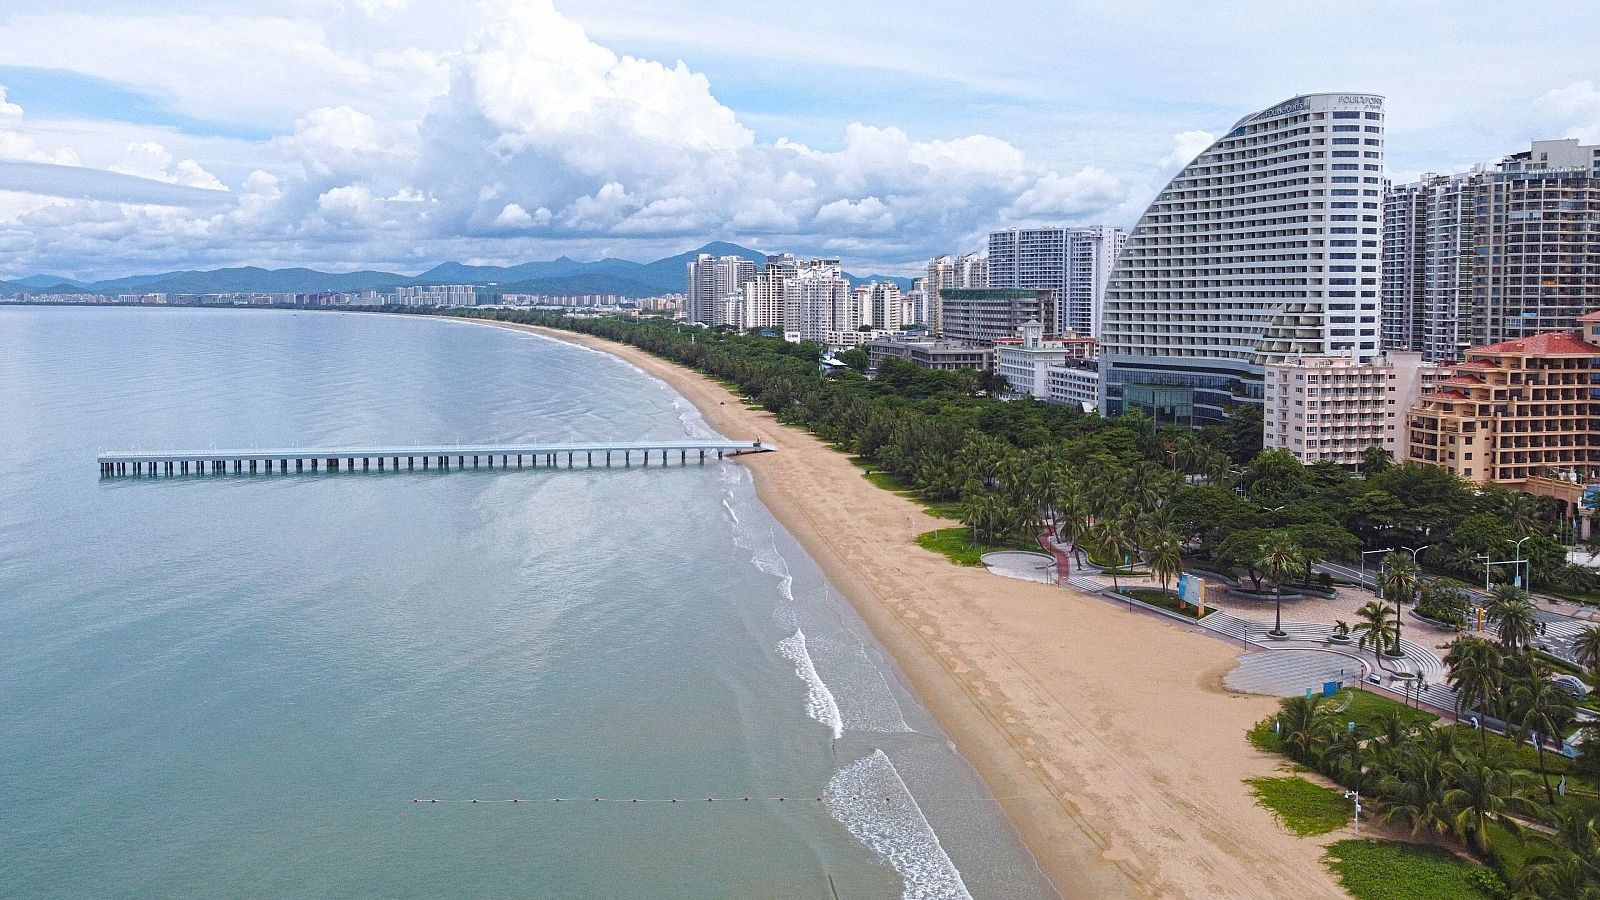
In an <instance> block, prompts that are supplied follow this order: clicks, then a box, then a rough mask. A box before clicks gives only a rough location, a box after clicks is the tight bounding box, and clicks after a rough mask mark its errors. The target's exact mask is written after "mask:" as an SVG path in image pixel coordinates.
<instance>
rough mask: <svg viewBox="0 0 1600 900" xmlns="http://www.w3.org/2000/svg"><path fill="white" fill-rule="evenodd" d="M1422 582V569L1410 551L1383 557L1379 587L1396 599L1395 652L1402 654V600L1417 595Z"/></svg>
mask: <svg viewBox="0 0 1600 900" xmlns="http://www.w3.org/2000/svg"><path fill="white" fill-rule="evenodd" d="M1421 583H1422V570H1421V569H1419V568H1418V567H1417V561H1416V560H1415V559H1414V558H1412V556H1411V554H1409V553H1390V554H1388V555H1386V556H1384V558H1383V565H1382V566H1381V567H1380V568H1379V569H1378V587H1379V590H1380V592H1381V593H1382V594H1383V595H1384V596H1385V597H1390V598H1393V600H1394V653H1395V655H1396V656H1399V655H1400V601H1402V600H1410V599H1411V598H1412V597H1413V596H1415V594H1416V592H1417V587H1418V586H1419V585H1420V584H1421Z"/></svg>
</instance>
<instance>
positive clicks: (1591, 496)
mask: <svg viewBox="0 0 1600 900" xmlns="http://www.w3.org/2000/svg"><path fill="white" fill-rule="evenodd" d="M1583 508H1584V509H1600V484H1589V485H1584V488H1583Z"/></svg>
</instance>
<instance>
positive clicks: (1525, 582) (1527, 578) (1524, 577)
mask: <svg viewBox="0 0 1600 900" xmlns="http://www.w3.org/2000/svg"><path fill="white" fill-rule="evenodd" d="M1531 540H1533V535H1531V534H1530V535H1528V536H1527V537H1525V538H1519V539H1518V540H1515V541H1513V540H1512V539H1511V538H1506V543H1508V544H1516V545H1517V558H1516V560H1515V562H1516V566H1517V568H1516V569H1515V571H1516V574H1515V575H1513V576H1512V580H1517V579H1521V581H1522V583H1521V584H1520V585H1518V587H1521V588H1522V589H1523V590H1528V589H1529V588H1530V587H1532V584H1531V582H1532V581H1533V573H1532V572H1531V571H1527V570H1525V569H1524V568H1523V565H1522V563H1523V559H1522V542H1523V541H1531ZM1527 562H1528V563H1529V567H1530V568H1531V567H1532V563H1533V560H1531V559H1530V560H1527ZM1524 572H1526V574H1524Z"/></svg>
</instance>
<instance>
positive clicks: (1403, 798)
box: [1378, 728, 1453, 837]
mask: <svg viewBox="0 0 1600 900" xmlns="http://www.w3.org/2000/svg"><path fill="white" fill-rule="evenodd" d="M1436 730H1437V731H1440V732H1442V733H1449V732H1452V729H1448V728H1442V729H1436ZM1451 759H1452V757H1451V755H1450V754H1449V753H1446V752H1443V751H1441V750H1439V749H1438V748H1437V747H1435V746H1430V745H1428V744H1426V743H1423V742H1417V744H1416V745H1414V746H1412V747H1411V748H1409V750H1408V751H1407V752H1406V753H1405V754H1403V755H1402V757H1401V758H1400V760H1399V764H1398V765H1397V766H1395V767H1393V768H1392V769H1390V770H1389V771H1388V772H1386V773H1385V774H1384V775H1383V776H1382V777H1381V778H1380V779H1379V782H1378V790H1379V792H1380V793H1382V794H1383V796H1384V797H1386V798H1387V799H1386V800H1385V801H1384V811H1383V820H1384V821H1386V822H1390V821H1393V820H1395V819H1402V820H1404V821H1406V822H1408V823H1410V825H1411V836H1412V837H1416V836H1417V835H1419V834H1421V833H1422V832H1424V831H1427V832H1431V833H1433V834H1439V835H1448V834H1450V833H1451V831H1452V830H1453V823H1452V821H1451V811H1450V804H1449V802H1448V801H1447V800H1446V799H1445V794H1446V792H1447V790H1448V788H1449V784H1450V780H1449V776H1448V773H1447V772H1446V771H1445V767H1446V765H1447V764H1448V763H1449V762H1450V760H1451Z"/></svg>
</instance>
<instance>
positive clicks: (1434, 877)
mask: <svg viewBox="0 0 1600 900" xmlns="http://www.w3.org/2000/svg"><path fill="white" fill-rule="evenodd" d="M1324 861H1325V862H1326V863H1327V864H1328V868H1330V869H1332V870H1333V872H1334V874H1335V875H1337V876H1339V881H1340V882H1341V883H1342V884H1343V885H1344V888H1345V890H1347V891H1349V892H1350V894H1351V896H1353V897H1355V898H1356V900H1455V898H1461V900H1480V898H1484V900H1487V898H1492V897H1494V896H1496V894H1495V893H1491V892H1490V891H1489V890H1485V889H1484V887H1482V886H1487V885H1493V884H1495V883H1496V881H1497V879H1496V876H1495V875H1494V873H1492V872H1490V871H1489V870H1488V869H1485V868H1483V867H1482V866H1477V865H1474V864H1472V863H1470V862H1467V861H1465V860H1462V859H1460V858H1458V857H1456V856H1455V855H1453V854H1451V853H1450V852H1449V851H1447V850H1443V849H1441V848H1438V847H1429V846H1425V845H1422V844H1400V843H1395V842H1392V841H1361V840H1349V841H1337V842H1335V843H1333V844H1330V845H1328V854H1327V856H1326V857H1324ZM1481 885H1482V886H1481Z"/></svg>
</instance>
